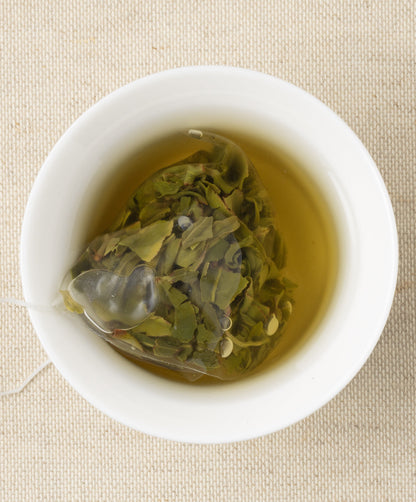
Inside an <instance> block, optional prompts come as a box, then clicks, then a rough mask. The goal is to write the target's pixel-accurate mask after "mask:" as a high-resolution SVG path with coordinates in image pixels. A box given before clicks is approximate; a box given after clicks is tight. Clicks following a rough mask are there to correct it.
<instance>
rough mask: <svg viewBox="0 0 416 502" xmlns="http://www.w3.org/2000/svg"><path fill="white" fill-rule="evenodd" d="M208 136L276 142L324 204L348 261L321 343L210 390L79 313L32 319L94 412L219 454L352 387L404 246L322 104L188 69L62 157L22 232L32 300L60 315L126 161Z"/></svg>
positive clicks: (319, 332)
mask: <svg viewBox="0 0 416 502" xmlns="http://www.w3.org/2000/svg"><path fill="white" fill-rule="evenodd" d="M202 126H203V127H204V128H205V129H210V128H212V129H214V130H217V131H224V132H226V131H228V130H229V131H234V132H236V133H242V134H244V135H252V136H253V137H259V138H262V139H264V140H266V141H267V143H268V144H269V145H274V146H275V148H276V150H283V151H285V152H287V153H288V154H289V155H290V156H292V157H293V158H294V159H296V161H297V162H299V163H300V164H301V165H302V166H303V167H304V169H305V172H307V173H308V174H309V175H310V176H311V177H312V178H313V179H314V180H315V182H316V183H317V185H318V186H319V187H320V190H321V191H322V193H323V194H324V195H325V197H326V199H327V203H328V206H329V208H330V210H331V212H332V213H333V217H334V221H335V224H336V227H337V235H338V239H339V246H340V261H339V270H338V282H337V287H336V288H335V290H334V293H333V298H332V301H331V303H330V305H329V307H328V309H327V312H326V313H325V315H324V317H323V319H322V321H321V322H320V323H319V325H318V327H317V329H316V330H315V332H314V333H313V336H310V337H309V338H308V339H307V341H306V342H305V343H304V344H303V345H302V346H301V347H300V348H299V349H298V350H297V351H295V352H294V353H293V354H292V355H291V356H290V357H288V358H285V359H284V360H283V361H282V362H280V363H278V364H276V365H274V366H271V367H270V368H269V369H268V370H267V371H264V372H261V373H259V374H258V375H254V376H252V377H249V378H246V379H243V380H241V381H238V382H234V383H231V384H225V385H220V386H215V385H213V386H209V385H208V386H202V387H201V386H192V385H189V384H182V383H179V382H175V381H170V380H167V379H163V378H160V377H158V376H156V375H154V374H151V373H149V372H147V371H145V370H143V369H141V368H139V367H137V366H135V365H133V364H132V363H130V362H129V361H127V360H126V359H124V358H123V357H122V356H120V355H119V354H117V353H116V352H114V351H113V350H112V349H111V348H110V347H109V346H108V345H107V344H106V343H105V342H103V341H102V340H101V339H100V338H99V337H98V336H96V335H95V334H94V333H92V332H91V331H89V330H88V329H87V328H86V327H85V325H84V323H83V322H82V321H81V319H80V318H78V317H76V316H71V315H66V314H65V313H64V312H62V311H60V310H53V309H52V310H41V309H31V311H30V316H31V319H32V322H33V325H34V327H35V330H36V332H37V334H38V336H39V338H40V340H41V342H42V344H43V346H44V348H45V350H46V352H47V353H48V355H49V357H50V358H51V360H52V362H53V363H54V365H55V366H56V368H57V369H58V370H59V371H60V372H61V374H62V375H63V376H64V378H66V380H67V381H68V382H69V383H70V384H71V385H72V386H73V387H74V388H75V389H76V390H77V391H78V392H79V393H80V394H81V395H82V396H84V398H85V399H87V400H88V401H89V402H90V403H91V404H92V405H94V406H96V407H97V408H98V409H100V410H102V411H103V412H104V413H106V414H107V415H109V416H111V417H113V418H114V419H116V420H118V421H119V422H122V423H124V424H126V425H128V426H130V427H133V428H135V429H137V430H140V431H143V432H146V433H148V434H152V435H155V436H159V437H164V438H169V439H174V440H178V441H186V442H196V443H219V442H230V441H236V440H244V439H249V438H254V437H257V436H260V435H264V434H266V433H270V432H273V431H276V430H278V429H281V428H283V427H286V426H288V425H289V424H292V423H294V422H296V421H298V420H300V419H302V418H304V417H306V416H307V415H309V414H310V413H312V412H313V411H315V410H317V409H318V408H319V407H320V406H322V405H323V404H325V403H326V402H327V401H329V400H330V399H331V398H332V397H334V396H335V395H336V394H337V393H338V392H339V391H340V390H341V389H342V388H343V387H344V386H345V385H346V384H347V383H348V382H349V381H350V380H351V379H352V378H353V377H354V375H355V374H356V373H357V371H358V370H359V369H360V368H361V366H362V365H363V364H364V362H365V361H366V359H367V357H368V356H369V354H370V353H371V351H372V349H373V348H374V346H375V344H376V342H377V340H378V338H379V336H380V334H381V332H382V330H383V327H384V325H385V322H386V319H387V316H388V313H389V310H390V307H391V303H392V299H393V295H394V289H395V284H396V276H397V265H398V249H397V232H396V227H395V221H394V215H393V211H392V207H391V203H390V200H389V197H388V195H387V192H386V189H385V186H384V184H383V181H382V179H381V176H380V174H379V172H378V170H377V168H376V166H375V165H374V162H373V161H372V159H371V157H370V155H369V154H368V152H367V151H366V150H365V148H364V147H363V145H362V144H361V142H360V141H359V140H358V138H357V137H356V136H355V134H354V133H353V132H352V131H351V129H349V127H348V126H347V125H346V124H345V123H344V122H343V121H342V120H341V119H340V118H339V117H338V116H337V115H335V114H334V113H333V112H332V111H331V110H329V109H328V108H327V107H326V106H325V105H324V104H322V103H321V102H320V101H318V100H317V99H315V98H314V97H312V96H311V95H309V94H307V93H306V92H304V91H302V90H300V89H299V88H297V87H295V86H293V85H291V84H289V83H287V82H284V81H281V80H278V79H276V78H273V77H270V76H267V75H264V74H261V73H257V72H252V71H248V70H243V69H237V68H229V67H189V68H181V69H176V70H170V71H167V72H162V73H159V74H155V75H151V76H149V77H145V78H143V79H140V80H138V81H136V82H133V83H131V84H129V85H127V86H125V87H123V88H121V89H119V90H117V91H115V92H113V93H112V94H110V95H109V96H107V97H106V98H104V99H103V100H101V101H100V102H99V103H97V104H96V105H94V106H93V107H92V108H91V109H89V110H88V111H87V112H86V113H84V115H82V116H81V117H80V118H79V119H78V120H77V121H76V122H75V123H74V124H73V125H72V126H71V127H70V128H69V130H68V131H67V132H66V133H65V134H64V135H63V136H62V138H61V139H60V140H59V142H58V143H57V144H56V146H55V147H54V149H53V150H52V152H51V153H50V155H49V157H48V158H47V160H46V162H45V163H44V165H43V167H42V169H41V171H40V173H39V176H38V178H37V180H36V182H35V184H34V186H33V190H32V192H31V195H30V198H29V201H28V205H27V210H26V214H25V218H24V224H23V230H22V239H21V274H22V281H23V289H24V295H25V299H26V300H27V302H29V303H33V304H37V305H51V304H52V303H53V302H54V300H55V299H56V297H57V294H58V290H59V287H60V284H61V281H62V278H63V277H64V275H65V273H66V272H67V271H68V269H69V268H70V266H71V265H72V264H73V262H74V261H75V260H76V258H77V257H78V255H79V253H80V252H81V251H82V250H83V248H84V247H85V244H86V235H87V234H88V228H89V225H91V224H92V222H94V218H95V217H96V215H95V213H94V211H96V208H97V207H98V206H99V201H100V198H102V194H103V193H105V191H106V187H108V186H109V183H111V180H112V179H113V178H114V176H115V174H116V170H117V166H118V163H119V162H120V159H122V158H125V156H126V154H128V153H129V152H133V151H135V150H137V149H138V148H140V147H141V146H145V145H147V144H149V143H150V142H152V141H154V140H156V139H157V138H160V137H163V136H165V135H167V134H169V133H171V132H172V131H177V130H179V129H182V130H186V129H188V128H195V127H202ZM133 188H134V187H132V189H133ZM59 405H60V403H59V397H57V406H59ZM62 405H63V404H62Z"/></svg>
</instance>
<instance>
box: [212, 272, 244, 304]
mask: <svg viewBox="0 0 416 502" xmlns="http://www.w3.org/2000/svg"><path fill="white" fill-rule="evenodd" d="M220 270H221V274H220V276H219V279H218V283H217V285H216V290H215V304H216V305H217V306H218V307H219V308H220V309H222V310H224V309H225V308H226V307H228V306H229V305H230V304H231V302H232V301H233V299H234V298H235V297H236V293H237V291H238V287H239V285H240V279H241V276H240V274H239V273H238V272H233V271H232V270H229V269H227V268H225V267H224V268H222V269H220Z"/></svg>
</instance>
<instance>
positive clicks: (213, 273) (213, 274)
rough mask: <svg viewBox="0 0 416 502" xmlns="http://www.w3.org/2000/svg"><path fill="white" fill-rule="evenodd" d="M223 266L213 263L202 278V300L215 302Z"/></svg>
mask: <svg viewBox="0 0 416 502" xmlns="http://www.w3.org/2000/svg"><path fill="white" fill-rule="evenodd" d="M221 272H222V268H221V267H219V266H213V265H211V266H210V267H209V268H208V270H207V273H206V275H205V276H204V277H202V278H201V281H200V288H201V300H202V302H204V303H205V302H215V301H216V300H215V297H216V290H217V286H218V282H219V280H220V277H221Z"/></svg>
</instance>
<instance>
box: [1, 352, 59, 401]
mask: <svg viewBox="0 0 416 502" xmlns="http://www.w3.org/2000/svg"><path fill="white" fill-rule="evenodd" d="M51 362H52V361H51V360H50V359H47V360H46V361H45V362H44V363H42V364H41V365H40V366H39V368H36V369H35V371H34V372H33V373H31V374H30V375H29V376H28V377H27V378H26V380H25V381H24V382H23V383H22V384H20V385H19V386H18V387H16V388H15V389H10V390H6V391H3V392H0V396H1V397H4V396H10V395H12V394H18V393H19V392H22V390H23V389H24V388H25V387H26V386H27V385H29V384H30V382H31V381H32V380H33V379H34V378H35V376H36V375H38V374H39V373H40V372H41V371H42V370H43V369H44V368H46V366H48V365H49V364H51Z"/></svg>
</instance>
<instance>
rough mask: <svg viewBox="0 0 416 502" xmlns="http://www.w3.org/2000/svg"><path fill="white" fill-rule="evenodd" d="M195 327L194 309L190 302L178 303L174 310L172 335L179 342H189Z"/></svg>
mask: <svg viewBox="0 0 416 502" xmlns="http://www.w3.org/2000/svg"><path fill="white" fill-rule="evenodd" d="M195 329H196V317H195V311H194V309H193V307H192V304H191V302H185V303H182V304H181V305H178V306H177V308H176V310H175V324H174V326H173V333H172V335H173V336H174V337H175V338H176V339H178V340H180V341H181V342H189V341H190V340H192V338H193V336H194V331H195Z"/></svg>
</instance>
